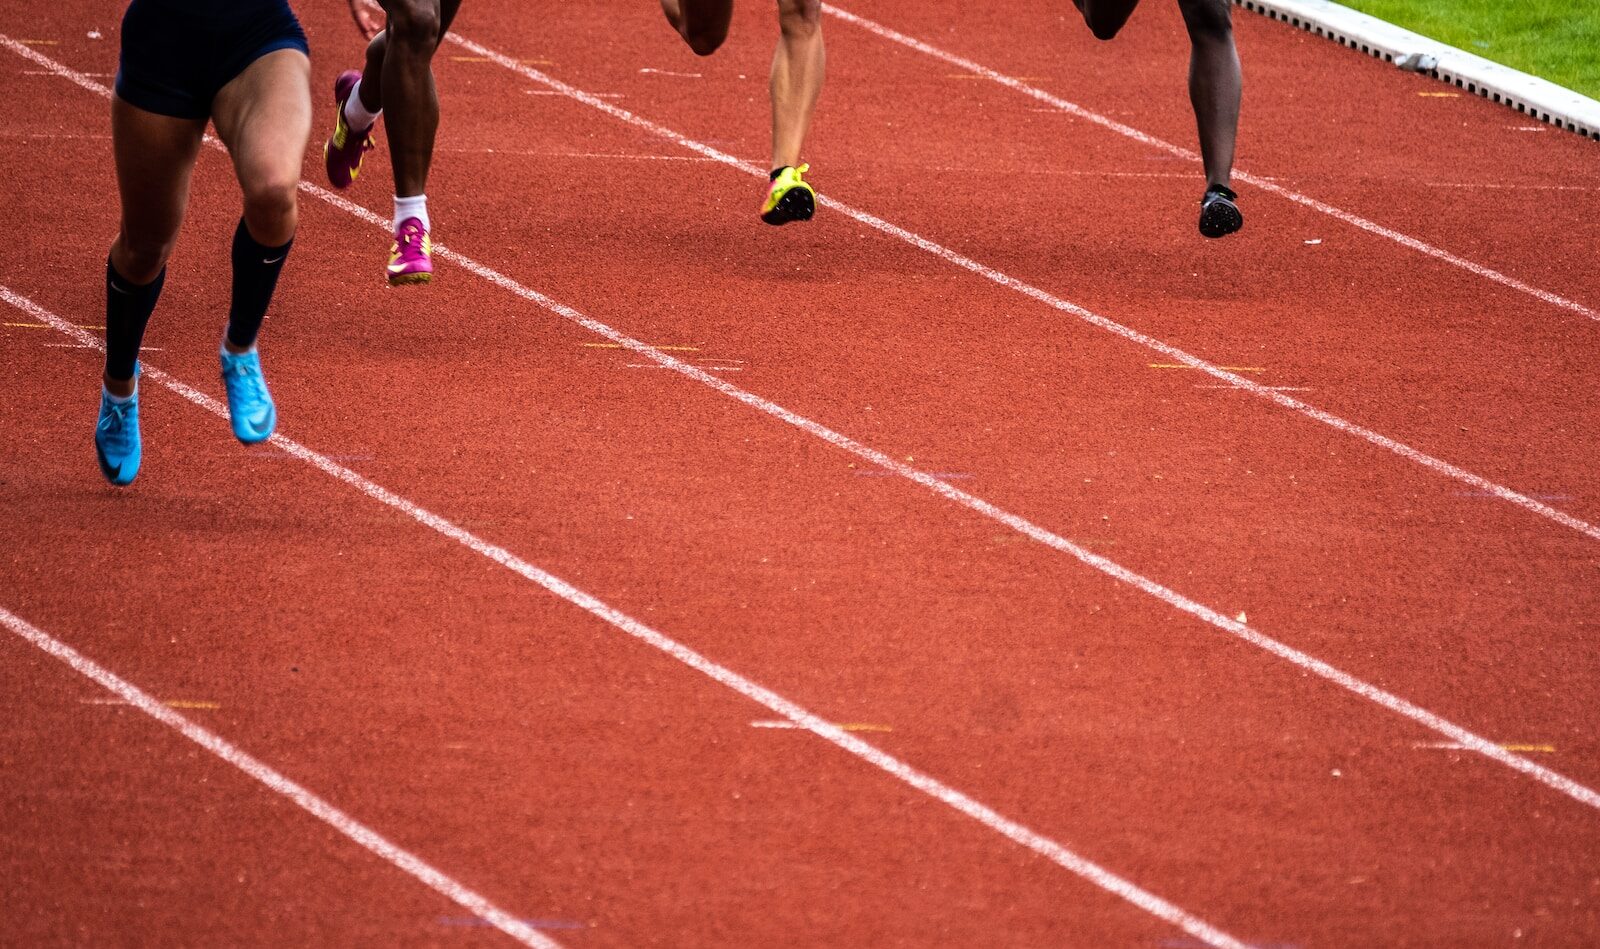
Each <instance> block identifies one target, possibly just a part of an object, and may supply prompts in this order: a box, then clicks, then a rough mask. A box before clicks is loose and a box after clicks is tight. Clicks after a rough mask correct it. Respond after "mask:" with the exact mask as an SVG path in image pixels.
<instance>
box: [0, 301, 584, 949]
mask: <svg viewBox="0 0 1600 949" xmlns="http://www.w3.org/2000/svg"><path fill="white" fill-rule="evenodd" d="M6 292H7V293H8V294H9V292H10V291H6ZM7 302H11V300H10V298H9V297H8V298H7ZM58 329H59V327H58ZM163 379H165V374H163ZM162 384H163V385H166V384H167V383H166V382H165V381H163V383H162ZM197 394H198V393H197ZM202 398H203V396H202ZM0 625H4V626H5V627H6V628H8V629H10V630H11V631H12V632H13V633H16V634H17V635H18V636H20V637H22V638H23V639H25V640H27V641H28V642H30V643H32V644H33V645H35V646H37V647H39V649H41V650H43V651H44V652H46V653H49V654H50V655H52V656H54V657H55V658H57V659H60V660H61V661H62V662H64V663H66V664H67V665H69V666H71V667H72V668H73V669H74V670H75V671H77V672H78V673H79V674H81V675H83V676H84V677H86V678H89V679H92V680H93V681H94V682H96V683H98V684H99V685H100V686H101V687H102V688H104V689H105V690H106V691H107V692H110V693H111V694H113V695H115V696H117V697H118V698H119V699H120V700H121V701H122V702H124V703H126V704H128V705H130V706H132V707H134V708H136V709H138V710H139V711H141V712H143V713H145V714H146V715H148V716H150V717H151V718H153V719H155V720H156V721H158V722H160V723H161V724H163V725H165V726H167V727H168V728H171V729H172V730H174V731H176V732H178V733H179V734H181V735H183V737H185V738H187V739H189V740H190V741H192V742H194V743H195V744H197V745H199V746H200V747H202V748H204V749H205V750H207V751H209V752H211V753H212V754H214V755H216V756H217V757H218V758H221V759H222V760H223V761H226V762H227V763H228V764H231V765H233V766H234V767H235V768H238V769H239V770H240V771H243V772H244V773H245V774H247V775H249V776H250V777H252V778H255V779H256V780H257V781H259V782H261V783H262V784H264V785H266V786H267V787H268V788H269V789H271V790H272V791H273V792H275V793H277V794H280V795H282V796H283V797H285V798H288V799H289V801H290V802H292V803H293V804H294V805H295V806H297V807H299V808H300V809H301V810H304V811H306V812H307V813H309V814H311V815H312V816H313V817H315V818H317V819H318V820H320V821H322V822H323V823H325V824H327V825H328V826H329V827H332V828H333V829H334V830H336V831H338V832H339V833H341V834H343V835H344V836H346V837H348V838H350V839H351V840H353V841H355V842H356V843H358V844H360V845H361V846H363V847H365V848H366V849H367V850H370V851H371V852H372V853H374V854H376V855H377V856H379V857H381V858H383V859H384V860H386V861H388V862H389V863H391V864H393V865H394V866H396V867H398V868H399V869H400V870H402V871H404V872H405V873H406V874H408V875H409V876H411V877H413V878H415V879H416V880H418V881H419V882H421V883H422V884H424V885H425V886H427V887H429V888H430V889H432V890H434V891H435V892H437V893H439V894H440V895H442V896H444V897H446V898H447V899H449V900H451V901H452V902H454V903H455V904H456V905H458V906H460V907H461V908H462V909H465V910H466V911H467V912H469V913H472V914H473V915H474V916H477V917H478V918H480V919H482V920H483V921H484V922H486V923H488V924H489V925H491V926H493V927H494V928H496V929H498V930H500V931H501V932H503V933H505V934H506V935H507V936H510V937H511V938H512V939H515V940H516V941H517V942H520V943H522V944H523V945H524V946H535V947H538V949H560V946H561V944H560V943H558V942H556V941H555V940H553V939H551V938H549V937H548V936H545V935H543V934H541V933H538V932H536V931H534V930H533V929H532V928H530V927H528V926H527V925H526V924H524V923H522V922H520V921H518V920H517V919H516V918H515V917H513V916H512V915H511V914H509V913H507V912H506V911H505V910H502V909H501V908H500V907H498V906H496V905H494V904H493V903H491V902H489V900H488V899H486V898H484V897H483V896H480V895H479V894H478V893H476V892H474V891H473V890H471V889H468V888H467V887H466V886H463V885H462V884H460V883H458V882H456V881H455V880H454V879H452V878H450V877H448V876H446V875H445V874H444V873H442V872H440V871H439V870H436V869H434V868H433V866H432V865H430V864H429V863H427V862H426V861H424V860H423V859H422V858H421V857H418V856H416V855H415V854H413V853H411V852H410V851H408V850H405V849H404V848H402V847H398V846H396V845H395V844H393V843H391V842H390V841H389V840H388V839H387V838H385V837H384V836H383V835H382V834H380V833H378V832H377V831H375V830H373V829H372V828H370V827H368V826H367V825H366V824H363V823H361V822H360V821H358V820H356V819H355V818H354V817H351V816H350V815H349V814H346V813H345V812H344V811H341V810H339V808H337V807H334V806H333V805H332V804H329V803H328V802H327V801H326V800H324V799H323V798H321V797H318V796H317V795H316V794H314V793H312V792H311V791H309V790H307V789H306V788H305V787H303V786H301V785H299V784H297V783H295V782H294V781H292V780H290V779H289V778H287V777H284V775H283V774H282V773H280V772H278V771H277V770H275V769H273V768H272V767H271V766H270V765H267V764H264V763H262V762H261V761H260V760H259V759H257V758H255V757H252V756H251V755H250V754H249V753H247V752H245V751H243V750H241V749H240V748H239V747H238V746H236V745H234V744H232V743H231V742H229V741H228V740H227V739H225V738H223V737H221V736H219V735H218V734H216V733H215V732H213V731H211V730H210V729H208V728H205V727H204V726H202V725H197V724H195V723H194V722H193V721H191V720H190V719H189V718H188V716H185V715H183V714H181V713H179V712H177V711H174V710H173V709H171V708H169V707H168V706H167V705H166V704H164V703H163V702H161V701H160V700H159V699H156V698H152V697H151V696H150V695H149V693H147V692H145V691H144V690H143V689H140V688H139V687H138V686H136V685H134V684H133V683H131V682H129V681H127V680H126V679H123V678H122V677H121V676H118V675H117V674H116V673H114V672H112V671H111V670H109V669H107V668H106V667H104V666H102V665H100V664H99V663H97V662H95V661H94V660H93V659H90V658H89V657H87V656H85V655H83V654H82V653H80V652H78V651H77V650H76V649H73V648H72V647H71V646H68V645H67V644H66V643H64V642H62V641H61V640H59V639H56V638H55V637H54V636H51V635H50V634H49V633H47V632H45V631H44V630H42V629H40V628H39V627H37V626H35V625H33V624H32V623H30V622H28V621H27V620H25V619H23V618H22V617H20V616H18V615H16V614H15V613H13V612H11V611H10V610H8V609H6V608H5V607H3V606H0Z"/></svg>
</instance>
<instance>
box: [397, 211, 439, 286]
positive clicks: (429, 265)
mask: <svg viewBox="0 0 1600 949" xmlns="http://www.w3.org/2000/svg"><path fill="white" fill-rule="evenodd" d="M432 279H433V241H432V239H430V238H429V237H428V229H427V227H425V226H423V223H422V219H421V218H415V217H408V218H406V219H405V220H404V221H401V222H400V226H399V227H397V228H395V232H394V246H392V247H390V248H389V285H390V286H391V287H398V286H401V285H402V284H407V283H427V282H428V281H429V280H432Z"/></svg>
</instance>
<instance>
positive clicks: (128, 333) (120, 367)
mask: <svg viewBox="0 0 1600 949" xmlns="http://www.w3.org/2000/svg"><path fill="white" fill-rule="evenodd" d="M166 282H167V268H165V267H162V268H161V272H160V273H158V274H156V279H154V280H152V281H150V282H149V283H147V284H145V285H144V286H142V287H141V286H139V285H137V284H135V283H134V282H133V281H131V280H129V279H128V278H126V277H124V276H123V275H122V274H119V273H117V268H116V267H115V266H114V265H113V264H112V263H111V258H110V257H107V258H106V375H108V376H110V377H111V378H113V379H132V378H133V365H134V363H135V362H137V361H138V359H139V345H140V343H142V342H143V341H144V328H145V324H147V323H149V322H150V314H151V313H153V312H155V308H156V301H157V300H159V299H160V298H161V285H162V284H164V283H166Z"/></svg>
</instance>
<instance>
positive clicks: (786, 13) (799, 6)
mask: <svg viewBox="0 0 1600 949" xmlns="http://www.w3.org/2000/svg"><path fill="white" fill-rule="evenodd" d="M778 28H779V29H781V30H782V31H783V34H784V35H785V36H799V37H810V36H814V35H815V34H816V32H817V31H818V30H820V29H822V0H778Z"/></svg>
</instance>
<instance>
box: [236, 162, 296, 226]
mask: <svg viewBox="0 0 1600 949" xmlns="http://www.w3.org/2000/svg"><path fill="white" fill-rule="evenodd" d="M298 183H299V182H298V180H297V179H296V178H294V177H291V176H289V175H262V176H260V177H256V178H252V179H251V180H250V181H248V182H246V183H245V185H244V216H245V220H247V221H249V222H250V227H251V230H253V231H255V232H256V233H258V234H279V233H282V232H284V231H292V230H293V229H294V218H295V210H296V203H295V188H296V186H297V185H298Z"/></svg>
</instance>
